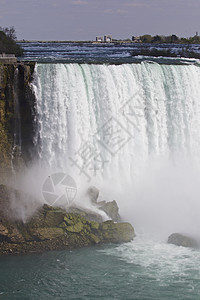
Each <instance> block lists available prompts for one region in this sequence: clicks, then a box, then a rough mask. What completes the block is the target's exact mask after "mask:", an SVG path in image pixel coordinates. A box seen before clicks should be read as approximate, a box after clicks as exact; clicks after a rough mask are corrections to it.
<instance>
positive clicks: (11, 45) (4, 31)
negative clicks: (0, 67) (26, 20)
mask: <svg viewBox="0 0 200 300" xmlns="http://www.w3.org/2000/svg"><path fill="white" fill-rule="evenodd" d="M16 40H17V35H16V31H15V28H14V27H13V26H11V27H1V26H0V53H6V54H15V55H16V56H22V55H23V52H24V51H23V49H22V48H21V47H20V46H19V45H17V43H16Z"/></svg>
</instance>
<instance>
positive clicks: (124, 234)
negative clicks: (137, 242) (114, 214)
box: [100, 221, 135, 243]
mask: <svg viewBox="0 0 200 300" xmlns="http://www.w3.org/2000/svg"><path fill="white" fill-rule="evenodd" d="M100 228H101V234H102V238H103V241H105V242H111V243H125V242H130V241H131V240H132V239H133V238H134V237H135V231H134V228H133V227H132V225H131V224H129V223H114V222H112V221H107V222H105V223H103V224H102V225H101V227H100Z"/></svg>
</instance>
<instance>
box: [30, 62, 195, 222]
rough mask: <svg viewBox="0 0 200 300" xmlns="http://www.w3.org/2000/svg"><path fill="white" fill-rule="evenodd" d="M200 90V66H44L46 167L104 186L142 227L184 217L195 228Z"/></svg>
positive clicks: (40, 142) (41, 141)
mask: <svg viewBox="0 0 200 300" xmlns="http://www.w3.org/2000/svg"><path fill="white" fill-rule="evenodd" d="M199 86H200V68H199V67H198V66H197V65H193V64H188V65H175V64H174V65H165V64H158V63H152V62H142V63H140V64H122V65H106V64H105V65H97V64H37V66H36V70H35V77H34V82H33V88H34V91H35V95H36V99H37V101H36V111H37V114H36V116H35V126H36V135H35V138H34V144H35V147H36V149H37V153H38V158H39V159H38V160H39V164H40V166H41V168H47V169H48V174H49V173H50V174H51V173H53V172H60V171H61V172H64V173H69V174H70V175H72V177H73V178H75V180H76V182H77V183H78V184H79V183H80V184H82V183H84V184H88V185H91V184H94V185H95V184H97V186H98V187H100V188H101V189H102V190H103V191H104V193H105V195H106V196H107V195H108V196H107V198H106V197H105V198H104V199H109V197H112V198H111V199H116V200H117V201H118V203H119V204H120V209H121V213H122V215H123V214H124V215H126V219H128V218H129V217H130V220H131V221H132V220H134V222H136V223H137V222H138V223H139V222H140V220H141V215H142V216H143V217H144V219H145V220H146V222H147V227H150V225H149V223H148V220H149V217H150V216H151V222H153V221H155V220H156V218H157V219H159V220H157V222H155V224H153V225H152V224H151V225H152V226H154V225H155V227H158V226H160V224H161V223H162V222H164V219H165V218H166V223H167V224H168V219H169V218H171V220H172V221H171V223H172V224H174V223H173V220H174V222H175V223H176V222H177V219H178V217H177V212H178V214H179V217H180V218H181V219H182V220H184V224H185V226H187V225H188V223H187V221H186V220H189V219H190V220H193V219H195V218H196V217H197V215H194V210H193V208H194V207H196V211H197V208H198V207H199V205H198V202H199V200H198V199H199V196H200V195H199V189H198V187H199V182H198V178H199V163H200V88H199ZM189 203H190V204H189ZM191 207H192V208H191ZM188 214H190V216H189V217H188ZM139 219H140V220H139ZM144 219H143V222H142V223H143V225H144ZM149 222H150V221H149ZM188 222H189V221H188ZM182 223H183V222H182ZM182 223H181V224H182ZM134 224H135V223H134ZM182 225H183V224H182ZM188 226H189V225H188ZM167 228H169V226H167ZM182 228H183V227H182Z"/></svg>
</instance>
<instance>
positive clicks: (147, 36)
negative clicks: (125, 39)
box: [140, 34, 152, 44]
mask: <svg viewBox="0 0 200 300" xmlns="http://www.w3.org/2000/svg"><path fill="white" fill-rule="evenodd" d="M140 39H141V41H142V43H149V44H150V43H151V42H152V36H151V35H150V34H144V35H142V36H141V37H140Z"/></svg>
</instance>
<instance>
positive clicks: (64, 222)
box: [0, 205, 135, 254]
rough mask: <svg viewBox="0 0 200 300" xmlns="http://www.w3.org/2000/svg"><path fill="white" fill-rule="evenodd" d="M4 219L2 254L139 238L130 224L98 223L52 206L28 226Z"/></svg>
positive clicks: (0, 234)
mask: <svg viewBox="0 0 200 300" xmlns="http://www.w3.org/2000/svg"><path fill="white" fill-rule="evenodd" d="M0 220H1V221H0V254H2V253H26V252H29V251H35V252H41V251H47V250H62V249H73V248H77V247H85V246H88V245H92V244H99V243H121V242H129V241H130V240H132V239H133V237H134V236H135V233H134V229H133V227H132V226H131V225H130V224H128V223H114V222H113V221H106V222H103V223H98V222H96V221H93V220H92V221H91V220H87V219H86V218H84V217H83V216H82V215H79V214H77V213H72V212H67V211H65V210H64V209H61V208H58V207H51V206H48V205H44V206H43V207H42V208H40V209H39V210H38V211H37V212H36V213H35V215H34V216H33V217H32V218H31V219H30V220H28V221H27V222H26V223H23V222H17V221H16V222H12V221H11V220H10V219H9V220H6V219H3V218H1V219H0Z"/></svg>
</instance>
